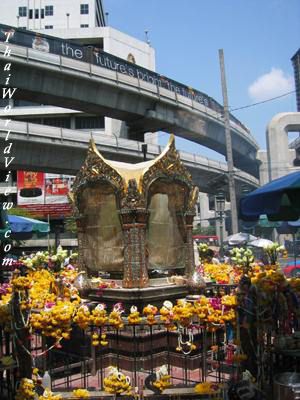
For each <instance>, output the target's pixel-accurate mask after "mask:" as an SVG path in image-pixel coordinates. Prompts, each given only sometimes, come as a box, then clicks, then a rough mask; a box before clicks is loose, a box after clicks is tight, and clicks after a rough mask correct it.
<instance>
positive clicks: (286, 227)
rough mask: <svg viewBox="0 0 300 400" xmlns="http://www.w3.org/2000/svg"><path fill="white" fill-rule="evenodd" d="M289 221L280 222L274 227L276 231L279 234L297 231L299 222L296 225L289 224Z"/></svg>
mask: <svg viewBox="0 0 300 400" xmlns="http://www.w3.org/2000/svg"><path fill="white" fill-rule="evenodd" d="M290 222H291V221H284V222H282V223H281V225H280V226H279V227H278V228H276V230H277V232H278V233H279V234H286V235H288V234H290V235H294V234H295V233H297V230H298V227H299V226H300V224H299V225H298V226H297V225H291V223H290Z"/></svg>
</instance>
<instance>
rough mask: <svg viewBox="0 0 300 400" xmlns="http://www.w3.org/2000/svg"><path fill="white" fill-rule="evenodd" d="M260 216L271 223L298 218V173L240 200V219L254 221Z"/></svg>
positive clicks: (273, 182) (299, 184)
mask: <svg viewBox="0 0 300 400" xmlns="http://www.w3.org/2000/svg"><path fill="white" fill-rule="evenodd" d="M261 214H266V215H267V216H268V219H269V220H271V221H295V220H297V219H298V218H300V171H297V172H293V173H291V174H288V175H285V176H283V177H281V178H278V179H275V180H274V181H272V182H270V183H267V184H266V185H264V186H262V187H260V188H258V189H256V190H254V191H253V192H251V193H249V194H248V195H246V196H245V197H244V198H243V199H241V201H240V218H241V219H243V220H246V221H247V220H248V221H251V220H252V221H254V220H257V219H258V218H259V216H260V215H261Z"/></svg>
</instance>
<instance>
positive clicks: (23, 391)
mask: <svg viewBox="0 0 300 400" xmlns="http://www.w3.org/2000/svg"><path fill="white" fill-rule="evenodd" d="M34 396H35V385H34V382H33V380H32V379H28V378H22V379H21V382H20V385H19V387H18V389H17V392H16V396H15V400H34Z"/></svg>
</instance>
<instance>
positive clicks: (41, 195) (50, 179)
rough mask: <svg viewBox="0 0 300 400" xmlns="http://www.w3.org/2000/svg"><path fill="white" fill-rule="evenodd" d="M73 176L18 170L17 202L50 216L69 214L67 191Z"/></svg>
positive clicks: (59, 216)
mask: <svg viewBox="0 0 300 400" xmlns="http://www.w3.org/2000/svg"><path fill="white" fill-rule="evenodd" d="M74 179H75V177H73V176H70V175H58V174H48V173H44V172H32V171H18V174H17V189H18V192H17V204H18V206H20V207H24V208H27V209H28V210H30V211H32V212H33V213H34V214H36V215H39V216H42V217H45V218H46V217H48V215H49V216H51V217H52V218H63V217H66V216H69V215H71V207H70V205H69V202H68V193H69V191H70V190H71V187H72V184H73V181H74Z"/></svg>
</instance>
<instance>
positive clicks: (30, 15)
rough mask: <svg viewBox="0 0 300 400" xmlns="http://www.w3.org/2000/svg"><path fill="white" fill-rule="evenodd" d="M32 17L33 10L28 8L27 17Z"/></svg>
mask: <svg viewBox="0 0 300 400" xmlns="http://www.w3.org/2000/svg"><path fill="white" fill-rule="evenodd" d="M32 18H33V10H32V9H30V10H29V19H32Z"/></svg>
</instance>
